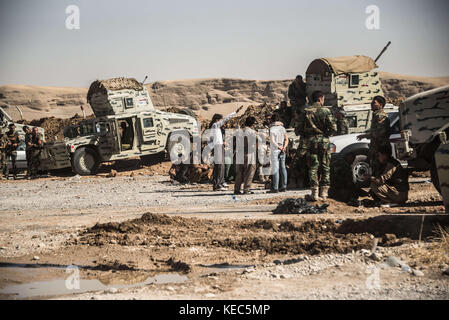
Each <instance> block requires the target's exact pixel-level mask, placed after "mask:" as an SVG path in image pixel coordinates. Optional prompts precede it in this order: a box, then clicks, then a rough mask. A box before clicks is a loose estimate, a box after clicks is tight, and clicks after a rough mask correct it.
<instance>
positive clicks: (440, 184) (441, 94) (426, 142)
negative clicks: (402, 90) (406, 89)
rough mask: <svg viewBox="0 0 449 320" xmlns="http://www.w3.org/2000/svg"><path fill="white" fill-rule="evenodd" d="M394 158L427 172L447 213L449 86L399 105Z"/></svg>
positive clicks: (421, 94) (415, 96)
mask: <svg viewBox="0 0 449 320" xmlns="http://www.w3.org/2000/svg"><path fill="white" fill-rule="evenodd" d="M399 119H400V130H401V138H402V139H398V140H397V141H396V142H395V148H396V152H397V157H398V158H399V159H401V160H407V161H408V164H409V166H411V167H413V168H415V169H417V170H430V172H431V177H432V182H433V184H434V186H435V188H436V189H437V190H438V191H439V192H440V193H441V194H442V196H443V201H444V205H445V207H446V212H448V213H449V85H448V86H445V87H440V88H436V89H433V90H429V91H425V92H422V93H420V94H417V95H414V96H411V97H410V98H408V99H407V100H405V101H404V102H403V103H401V105H400V106H399Z"/></svg>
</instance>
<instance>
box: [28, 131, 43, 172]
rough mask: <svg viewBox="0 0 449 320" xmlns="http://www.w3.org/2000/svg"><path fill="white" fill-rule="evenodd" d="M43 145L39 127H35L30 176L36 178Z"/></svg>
mask: <svg viewBox="0 0 449 320" xmlns="http://www.w3.org/2000/svg"><path fill="white" fill-rule="evenodd" d="M42 147H43V138H42V135H41V134H40V133H39V129H38V128H37V127H33V133H32V136H31V147H30V162H31V163H30V177H31V178H35V177H36V176H37V170H38V168H39V164H40V155H41V150H42Z"/></svg>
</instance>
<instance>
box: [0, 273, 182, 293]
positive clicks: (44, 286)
mask: <svg viewBox="0 0 449 320" xmlns="http://www.w3.org/2000/svg"><path fill="white" fill-rule="evenodd" d="M2 271H3V272H8V271H9V272H13V273H27V274H29V273H30V272H33V270H32V269H31V270H30V268H24V267H11V268H2ZM186 280H188V277H187V276H184V275H180V274H178V273H161V274H157V275H154V276H148V275H145V274H142V273H135V272H126V273H122V274H109V275H104V276H98V278H97V279H81V277H80V276H79V275H78V274H77V273H76V268H72V269H69V272H68V274H67V276H66V277H65V278H59V279H52V280H46V281H35V282H29V283H21V284H13V285H8V286H5V287H4V288H1V289H0V296H2V297H4V298H6V299H11V298H12V299H15V298H17V299H27V298H38V297H52V296H61V295H69V294H78V293H86V292H93V291H106V292H108V291H110V292H111V293H113V292H115V290H116V289H127V288H138V287H143V286H146V285H151V284H173V283H183V282H185V281H186Z"/></svg>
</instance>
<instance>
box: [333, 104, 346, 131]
mask: <svg viewBox="0 0 449 320" xmlns="http://www.w3.org/2000/svg"><path fill="white" fill-rule="evenodd" d="M345 116H346V112H345V111H344V110H343V109H341V108H338V109H337V110H336V112H335V122H336V123H337V133H336V135H337V136H341V135H344V134H348V133H349V125H348V121H346V118H345Z"/></svg>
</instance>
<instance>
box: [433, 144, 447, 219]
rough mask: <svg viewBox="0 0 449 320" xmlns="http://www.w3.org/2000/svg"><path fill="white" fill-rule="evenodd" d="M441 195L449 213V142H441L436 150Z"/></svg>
mask: <svg viewBox="0 0 449 320" xmlns="http://www.w3.org/2000/svg"><path fill="white" fill-rule="evenodd" d="M435 165H436V167H437V172H438V182H439V183H440V190H441V195H442V196H443V204H444V207H445V209H446V213H449V144H441V145H440V146H439V147H438V149H437V150H436V152H435Z"/></svg>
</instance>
